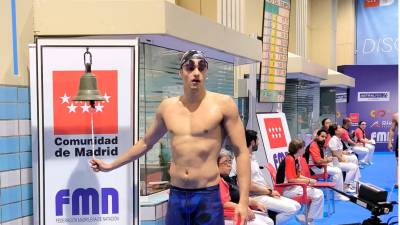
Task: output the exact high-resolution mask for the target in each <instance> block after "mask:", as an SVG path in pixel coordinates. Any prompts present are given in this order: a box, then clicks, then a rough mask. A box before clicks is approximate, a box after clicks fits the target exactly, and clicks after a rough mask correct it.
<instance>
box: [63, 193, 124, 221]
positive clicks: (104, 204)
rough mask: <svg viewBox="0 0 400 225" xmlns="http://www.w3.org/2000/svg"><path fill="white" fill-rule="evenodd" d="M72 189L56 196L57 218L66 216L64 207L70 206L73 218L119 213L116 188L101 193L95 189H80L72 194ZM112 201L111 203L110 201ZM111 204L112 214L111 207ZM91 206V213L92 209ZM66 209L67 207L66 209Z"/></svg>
mask: <svg viewBox="0 0 400 225" xmlns="http://www.w3.org/2000/svg"><path fill="white" fill-rule="evenodd" d="M70 195H71V191H70V189H63V190H59V191H58V192H57V194H56V196H55V204H56V216H63V215H64V207H63V206H64V205H70V207H69V209H70V210H71V211H70V212H68V213H67V215H68V214H69V213H71V214H72V215H73V216H76V215H98V214H100V203H101V214H110V213H112V214H118V213H119V195H118V191H117V190H116V189H114V188H101V193H100V195H99V192H98V191H97V190H96V189H94V188H87V189H84V188H78V189H76V190H74V191H73V192H72V196H70ZM110 199H111V202H109V200H110ZM110 203H111V212H110V210H109V206H110ZM89 205H91V211H90V207H89ZM65 208H66V207H65Z"/></svg>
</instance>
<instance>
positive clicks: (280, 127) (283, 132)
mask: <svg viewBox="0 0 400 225" xmlns="http://www.w3.org/2000/svg"><path fill="white" fill-rule="evenodd" d="M257 121H258V126H259V128H260V135H261V139H262V141H263V146H264V150H265V153H266V155H267V160H268V162H269V163H271V164H273V165H274V166H275V168H278V166H279V163H280V162H281V161H282V160H283V159H284V158H285V156H286V155H287V151H288V146H289V143H290V133H289V128H288V125H287V122H286V116H285V114H284V113H257Z"/></svg>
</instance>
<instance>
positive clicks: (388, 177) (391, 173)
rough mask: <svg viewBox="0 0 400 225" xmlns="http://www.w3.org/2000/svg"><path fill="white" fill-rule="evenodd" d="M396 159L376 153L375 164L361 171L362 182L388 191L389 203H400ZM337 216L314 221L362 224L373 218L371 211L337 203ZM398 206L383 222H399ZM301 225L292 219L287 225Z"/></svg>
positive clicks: (319, 223) (329, 224)
mask: <svg viewBox="0 0 400 225" xmlns="http://www.w3.org/2000/svg"><path fill="white" fill-rule="evenodd" d="M395 166H396V159H395V157H394V153H391V152H376V153H375V154H374V164H373V165H372V166H367V167H365V168H364V169H362V170H361V176H362V177H361V181H362V182H366V183H371V184H374V185H375V186H378V187H381V188H383V189H385V190H387V191H388V201H389V200H390V201H398V190H397V189H394V188H393V185H394V183H395V179H396V169H395ZM335 208H336V212H335V214H333V215H331V216H330V217H324V218H323V219H321V220H316V221H314V224H315V225H341V224H352V223H361V222H362V221H363V220H365V219H367V218H369V217H370V216H371V213H370V211H368V210H367V209H365V208H362V207H361V206H358V205H356V204H354V203H352V202H343V201H335ZM397 216H398V206H397V205H395V206H394V209H393V211H392V212H391V213H389V214H387V215H382V216H381V217H380V218H381V220H382V222H386V221H387V220H388V219H389V218H391V217H394V218H393V219H392V220H391V222H393V221H398V218H397ZM295 224H299V223H298V222H297V221H296V220H295V219H292V220H291V221H289V223H287V225H295Z"/></svg>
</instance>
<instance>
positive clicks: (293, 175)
mask: <svg viewBox="0 0 400 225" xmlns="http://www.w3.org/2000/svg"><path fill="white" fill-rule="evenodd" d="M304 145H305V144H304V141H303V140H301V139H299V138H295V139H293V140H292V141H291V142H290V144H289V154H288V155H287V156H286V157H285V159H284V162H282V163H281V165H279V167H280V168H279V169H278V173H277V177H276V180H277V183H283V182H284V183H308V184H314V183H316V182H317V181H316V180H314V179H311V178H308V177H305V176H303V175H301V166H300V162H299V158H300V157H302V155H303V154H304V152H305V150H304ZM282 167H284V168H283V169H282ZM302 194H303V188H302V187H301V186H297V185H296V186H289V187H286V188H285V189H284V191H283V195H284V196H286V197H288V198H293V197H296V196H299V195H302ZM307 196H308V197H309V198H310V199H311V204H310V208H309V212H308V220H309V221H311V222H312V220H314V219H321V218H322V216H323V209H324V193H323V192H322V191H321V190H320V189H317V188H313V187H307Z"/></svg>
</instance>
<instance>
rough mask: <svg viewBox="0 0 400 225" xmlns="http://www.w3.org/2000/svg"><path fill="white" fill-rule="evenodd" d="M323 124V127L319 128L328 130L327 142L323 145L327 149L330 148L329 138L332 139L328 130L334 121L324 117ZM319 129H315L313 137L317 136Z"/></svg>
mask: <svg viewBox="0 0 400 225" xmlns="http://www.w3.org/2000/svg"><path fill="white" fill-rule="evenodd" d="M321 125H322V127H321V128H320V129H319V130H324V131H326V133H327V136H326V138H325V144H324V146H323V147H324V150H325V149H327V148H328V143H329V140H330V139H331V135H330V134H329V132H328V130H329V126H330V125H332V121H331V120H330V119H329V118H324V119H323V120H322V121H321ZM319 130H315V131H314V133H313V137H314V138H315V137H316V136H317V132H318V131H319Z"/></svg>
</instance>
